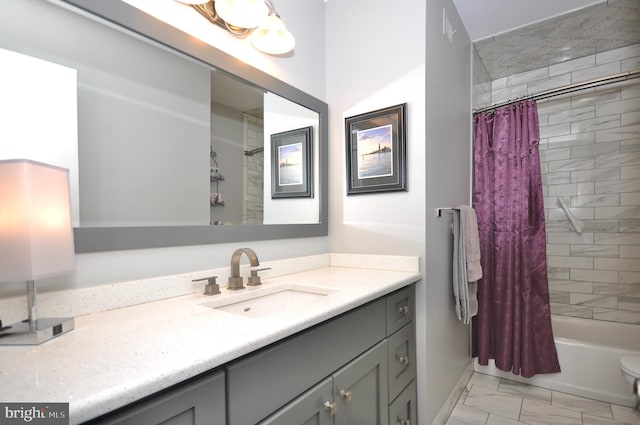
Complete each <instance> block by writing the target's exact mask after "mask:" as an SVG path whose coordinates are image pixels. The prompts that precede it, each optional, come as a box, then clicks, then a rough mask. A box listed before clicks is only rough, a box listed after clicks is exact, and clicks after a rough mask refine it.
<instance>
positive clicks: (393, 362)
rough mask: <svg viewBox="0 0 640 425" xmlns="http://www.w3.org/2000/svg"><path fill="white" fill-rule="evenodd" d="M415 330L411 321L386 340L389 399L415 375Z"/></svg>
mask: <svg viewBox="0 0 640 425" xmlns="http://www.w3.org/2000/svg"><path fill="white" fill-rule="evenodd" d="M415 335H416V331H415V323H414V322H411V323H409V324H408V325H406V326H405V327H404V328H402V329H400V330H399V331H398V332H396V333H395V334H393V335H391V336H390V337H389V339H388V341H387V348H388V354H387V360H388V361H389V400H393V399H394V398H396V397H397V395H398V394H400V391H402V389H403V388H404V387H406V386H407V384H409V382H411V380H412V379H413V378H415V376H416V337H415Z"/></svg>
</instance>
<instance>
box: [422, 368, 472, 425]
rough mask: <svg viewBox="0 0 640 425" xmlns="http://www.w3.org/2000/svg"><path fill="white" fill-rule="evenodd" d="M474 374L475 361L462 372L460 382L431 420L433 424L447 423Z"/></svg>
mask: <svg viewBox="0 0 640 425" xmlns="http://www.w3.org/2000/svg"><path fill="white" fill-rule="evenodd" d="M472 375H473V363H469V365H468V366H467V368H466V369H465V370H464V372H462V376H460V379H458V383H457V384H456V386H455V387H454V388H453V391H451V394H449V398H447V401H445V403H444V404H443V405H442V408H441V409H440V412H438V414H437V415H436V417H435V419H434V420H433V422H431V425H445V424H446V423H447V419H449V415H451V412H452V411H453V409H454V408H455V407H456V403H457V402H458V400H459V399H460V396H461V395H462V393H463V392H464V390H465V389H466V387H467V384H468V383H469V380H470V379H471V376H472Z"/></svg>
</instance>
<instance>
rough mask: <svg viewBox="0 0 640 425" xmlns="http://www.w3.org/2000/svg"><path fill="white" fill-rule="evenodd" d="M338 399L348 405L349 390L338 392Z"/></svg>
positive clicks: (349, 398)
mask: <svg viewBox="0 0 640 425" xmlns="http://www.w3.org/2000/svg"><path fill="white" fill-rule="evenodd" d="M340 397H341V398H342V399H343V400H344V401H345V403H349V401H350V400H351V390H347V391H345V390H340Z"/></svg>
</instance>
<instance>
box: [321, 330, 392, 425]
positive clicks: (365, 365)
mask: <svg viewBox="0 0 640 425" xmlns="http://www.w3.org/2000/svg"><path fill="white" fill-rule="evenodd" d="M333 387H334V393H333V395H334V399H335V400H336V404H337V409H336V412H335V416H334V425H358V424H367V425H387V405H388V403H387V400H388V399H387V342H386V341H382V342H381V343H379V344H378V345H376V346H375V347H373V348H372V349H370V350H369V351H367V352H366V353H364V354H363V355H362V356H360V357H359V358H358V359H356V360H354V361H353V362H351V363H349V364H348V365H347V366H345V367H344V368H342V369H340V370H339V371H338V372H336V373H335V374H334V377H333Z"/></svg>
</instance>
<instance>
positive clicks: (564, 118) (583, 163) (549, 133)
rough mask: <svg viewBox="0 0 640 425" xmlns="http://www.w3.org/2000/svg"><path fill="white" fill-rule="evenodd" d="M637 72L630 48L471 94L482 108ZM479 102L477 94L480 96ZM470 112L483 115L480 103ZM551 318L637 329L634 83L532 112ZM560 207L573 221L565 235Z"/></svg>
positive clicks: (637, 84) (639, 223) (639, 268)
mask: <svg viewBox="0 0 640 425" xmlns="http://www.w3.org/2000/svg"><path fill="white" fill-rule="evenodd" d="M639 67H640V44H634V45H631V46H627V47H622V48H619V49H615V50H611V51H608V52H603V53H598V54H595V55H591V56H586V57H583V58H579V59H574V60H570V61H567V62H563V63H558V64H553V65H551V66H548V67H543V68H540V69H535V70H533V71H527V72H524V73H521V74H516V75H510V76H508V77H502V78H500V79H499V80H494V81H492V82H490V83H488V82H487V81H486V80H485V81H483V82H482V84H481V85H477V87H476V91H480V90H479V89H478V87H482V88H486V87H490V88H491V103H497V102H500V101H504V100H506V99H509V98H513V97H517V96H521V95H523V94H532V93H536V92H539V91H542V90H547V89H550V88H556V87H559V86H562V85H565V84H569V83H576V82H580V81H584V80H589V79H592V78H596V77H601V76H606V75H610V74H615V73H618V72H622V71H629V70H633V69H637V68H639ZM483 92H484V90H483ZM480 100H481V101H478V99H476V102H474V104H476V105H479V104H484V105H486V104H487V102H486V95H485V96H484V97H482V98H481V99H480ZM538 108H539V115H540V149H541V150H540V157H541V162H542V164H541V166H542V172H543V190H544V195H545V198H544V202H545V212H546V219H547V222H546V227H547V262H548V267H549V288H550V292H551V293H550V295H551V311H552V313H553V314H560V315H566V316H575V317H584V318H589V319H596V320H608V321H616V322H626V323H635V324H640V80H631V81H629V82H626V83H624V84H616V85H610V86H602V87H600V88H597V89H590V90H585V91H581V92H576V93H572V94H571V95H565V96H563V97H555V98H551V99H548V100H541V101H539V102H538ZM559 197H562V198H563V199H564V200H565V202H566V203H567V204H568V205H570V207H571V211H572V212H573V214H574V215H575V216H576V217H577V218H578V219H580V220H582V221H583V224H584V228H583V231H582V233H581V234H578V233H576V232H575V231H574V229H573V227H572V226H571V224H570V223H569V221H568V220H567V217H566V215H565V214H564V212H563V211H562V209H561V208H560V207H559V205H558V198H559Z"/></svg>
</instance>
